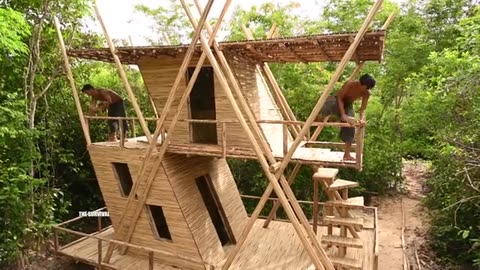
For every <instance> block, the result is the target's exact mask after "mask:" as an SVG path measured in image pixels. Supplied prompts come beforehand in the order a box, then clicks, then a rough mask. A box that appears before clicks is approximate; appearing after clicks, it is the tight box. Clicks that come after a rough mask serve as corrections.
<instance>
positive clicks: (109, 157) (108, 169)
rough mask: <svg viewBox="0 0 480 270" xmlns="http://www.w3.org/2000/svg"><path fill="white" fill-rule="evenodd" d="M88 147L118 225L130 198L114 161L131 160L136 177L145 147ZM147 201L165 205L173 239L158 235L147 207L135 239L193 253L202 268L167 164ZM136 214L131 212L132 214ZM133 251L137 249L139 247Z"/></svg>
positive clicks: (178, 262) (173, 260) (176, 262)
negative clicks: (123, 192)
mask: <svg viewBox="0 0 480 270" xmlns="http://www.w3.org/2000/svg"><path fill="white" fill-rule="evenodd" d="M88 150H89V153H90V157H91V159H92V163H93V166H94V168H95V173H96V176H97V180H98V183H99V186H100V189H101V191H102V195H103V198H104V200H105V204H106V206H107V209H108V211H109V213H110V218H111V220H112V224H113V227H114V228H118V223H119V220H120V217H121V215H122V214H123V212H124V210H125V206H126V201H127V198H125V197H122V195H121V191H120V186H119V182H118V180H117V179H116V178H115V175H114V171H113V168H112V164H111V162H121V163H127V164H128V167H129V169H130V173H131V175H132V178H133V181H136V179H135V178H136V176H137V173H138V169H139V166H140V164H141V163H140V162H141V160H140V157H141V156H142V155H143V154H144V150H141V149H126V148H124V149H121V148H118V147H104V146H96V145H91V146H89V149H88ZM147 204H150V205H157V206H162V209H163V212H164V215H165V219H166V220H167V223H168V226H169V230H170V234H171V236H172V241H166V240H159V239H157V238H156V237H155V236H154V233H153V230H152V226H153V224H151V223H153V222H152V221H151V218H150V217H149V214H147V212H146V210H145V208H144V210H143V211H142V213H141V215H140V218H139V220H138V223H137V225H136V227H135V231H134V234H133V236H132V240H131V243H133V244H136V245H140V246H146V247H150V248H154V249H161V250H167V251H169V252H172V253H174V254H179V255H182V256H186V257H189V258H191V259H193V260H197V261H198V264H197V265H196V267H194V268H199V269H202V268H203V264H202V262H201V257H200V254H199V252H198V249H197V246H196V243H195V241H194V239H193V236H192V233H191V231H190V229H189V227H188V225H187V223H186V221H185V217H184V216H183V214H182V211H181V209H180V207H179V205H178V203H177V200H176V198H175V195H174V193H173V190H172V186H171V185H170V182H169V181H168V179H167V177H166V175H165V171H164V169H163V166H162V167H161V168H160V169H159V172H158V173H157V175H156V177H155V180H154V182H153V185H152V189H151V191H150V193H149V196H148V197H147ZM132 215H133V214H131V213H130V215H128V217H131V216H132ZM130 219H131V218H127V220H130ZM129 251H130V252H133V253H135V250H129ZM142 255H145V254H142ZM158 258H159V259H161V260H162V261H164V262H167V263H171V264H174V265H183V263H186V262H181V261H182V260H178V258H168V257H165V256H158ZM183 266H185V267H189V268H192V267H193V266H194V265H192V264H188V266H187V265H183Z"/></svg>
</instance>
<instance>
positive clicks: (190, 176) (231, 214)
mask: <svg viewBox="0 0 480 270" xmlns="http://www.w3.org/2000/svg"><path fill="white" fill-rule="evenodd" d="M164 167H165V171H166V173H167V175H168V176H169V179H170V182H171V184H172V187H173V190H174V192H175V196H176V198H177V200H178V203H179V205H180V208H181V209H182V210H183V214H184V216H185V218H186V220H187V223H188V225H189V227H190V230H191V231H192V234H193V237H194V239H195V242H196V244H197V246H198V249H199V251H200V254H201V256H202V259H203V261H204V262H206V263H208V264H212V265H215V264H218V263H220V261H221V260H222V259H224V256H225V254H224V250H223V248H222V246H221V243H220V240H219V239H218V236H217V233H216V231H215V228H214V226H213V223H212V222H211V219H210V216H209V213H208V211H207V208H206V207H205V204H204V202H203V199H202V197H201V194H200V191H199V190H198V188H197V186H196V182H195V179H196V178H198V177H201V176H206V175H208V176H209V177H210V179H211V180H212V182H213V184H214V186H215V191H216V193H217V194H218V197H219V199H220V203H221V205H222V207H223V209H224V210H225V213H226V217H227V220H228V223H229V225H230V227H231V228H232V231H233V234H234V236H235V238H237V239H238V238H239V237H240V234H241V232H242V230H243V228H244V225H245V223H246V222H247V219H248V216H247V213H246V211H245V208H244V206H243V202H242V200H241V198H240V194H239V192H238V189H237V186H236V184H235V181H234V179H233V176H232V174H231V172H230V169H229V167H228V164H227V162H226V161H225V159H216V158H211V157H198V156H196V157H190V158H185V156H183V155H169V156H168V158H167V159H166V160H165V162H164Z"/></svg>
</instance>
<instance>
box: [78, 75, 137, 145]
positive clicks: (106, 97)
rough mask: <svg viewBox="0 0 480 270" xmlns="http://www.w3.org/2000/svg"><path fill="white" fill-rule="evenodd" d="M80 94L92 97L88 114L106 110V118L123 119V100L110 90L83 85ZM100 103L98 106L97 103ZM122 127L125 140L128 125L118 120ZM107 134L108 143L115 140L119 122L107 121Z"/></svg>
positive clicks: (124, 121)
mask: <svg viewBox="0 0 480 270" xmlns="http://www.w3.org/2000/svg"><path fill="white" fill-rule="evenodd" d="M82 92H83V93H85V94H87V95H89V96H91V97H92V102H91V103H90V107H89V110H88V112H89V114H96V113H97V112H102V111H105V110H106V109H107V108H108V116H111V117H125V116H126V114H125V107H124V105H123V99H122V98H121V97H120V96H119V95H118V94H117V93H115V92H113V91H112V90H108V89H100V88H94V87H93V86H92V85H90V84H85V85H84V86H83V88H82ZM98 101H100V104H98V103H97V102H98ZM120 121H121V122H122V125H123V138H124V140H125V138H126V135H127V130H128V124H127V121H126V120H120ZM108 128H109V130H110V132H109V133H108V140H109V141H116V140H117V133H118V132H119V131H120V130H119V120H108Z"/></svg>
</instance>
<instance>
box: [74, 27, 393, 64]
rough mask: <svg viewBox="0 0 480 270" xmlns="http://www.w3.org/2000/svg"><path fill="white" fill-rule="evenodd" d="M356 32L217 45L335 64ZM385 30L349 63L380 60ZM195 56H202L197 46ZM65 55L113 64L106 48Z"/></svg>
mask: <svg viewBox="0 0 480 270" xmlns="http://www.w3.org/2000/svg"><path fill="white" fill-rule="evenodd" d="M355 35H356V33H341V34H323V35H312V36H298V37H288V38H273V39H264V40H243V41H230V42H220V44H219V46H220V49H221V50H222V51H223V52H224V53H225V54H226V55H231V56H236V57H237V58H238V59H240V60H242V61H248V62H267V63H269V62H276V63H287V62H305V63H307V62H337V61H340V60H341V59H342V57H343V55H344V54H345V52H346V51H347V49H348V47H349V46H350V43H351V42H352V41H353V39H354V38H355ZM384 38H385V31H372V32H367V33H366V34H365V36H364V38H363V40H362V41H361V42H360V45H359V46H358V48H357V50H356V52H355V54H354V55H353V58H352V61H381V60H382V58H383V49H384ZM187 48H188V45H174V46H155V47H119V48H117V55H118V57H119V58H120V60H121V61H122V63H125V64H136V63H137V60H138V59H140V58H141V57H158V56H171V57H183V55H184V54H185V52H186V51H187ZM195 54H196V55H200V54H201V46H200V44H198V45H197V47H196V51H195ZM68 55H69V56H72V57H78V58H83V59H92V60H99V61H105V62H113V58H112V55H111V53H110V50H109V49H108V48H101V49H82V50H69V51H68Z"/></svg>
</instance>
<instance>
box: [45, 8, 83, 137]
mask: <svg viewBox="0 0 480 270" xmlns="http://www.w3.org/2000/svg"><path fill="white" fill-rule="evenodd" d="M53 22H54V24H55V29H56V30H57V37H58V42H59V43H60V49H61V50H62V55H63V63H64V66H65V71H66V72H67V78H68V82H69V83H70V88H71V89H72V94H73V99H74V101H75V106H76V107H77V112H78V117H79V118H80V124H81V126H82V130H83V135H84V136H85V141H86V142H87V145H90V144H92V140H91V139H90V129H89V127H88V124H87V121H86V120H85V117H84V115H83V110H82V105H81V104H80V97H79V96H78V91H77V88H76V87H75V81H74V80H73V74H72V70H71V68H70V60H68V55H67V50H66V49H65V42H64V41H63V37H62V31H61V30H60V22H59V21H58V18H57V17H56V16H54V17H53Z"/></svg>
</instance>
